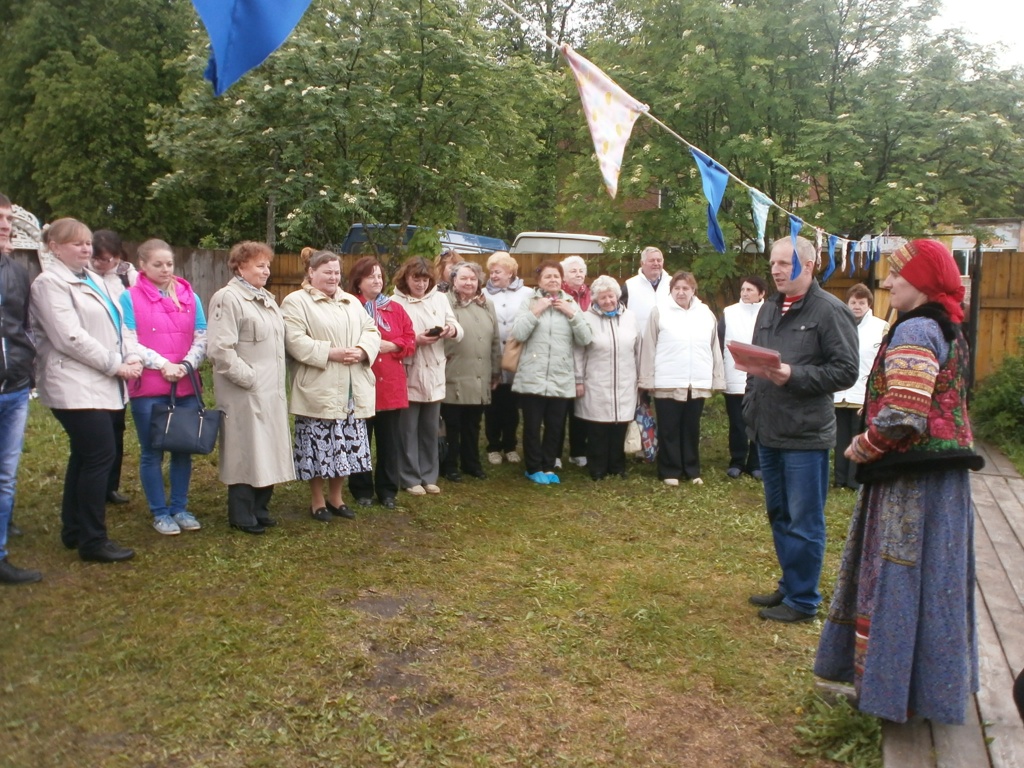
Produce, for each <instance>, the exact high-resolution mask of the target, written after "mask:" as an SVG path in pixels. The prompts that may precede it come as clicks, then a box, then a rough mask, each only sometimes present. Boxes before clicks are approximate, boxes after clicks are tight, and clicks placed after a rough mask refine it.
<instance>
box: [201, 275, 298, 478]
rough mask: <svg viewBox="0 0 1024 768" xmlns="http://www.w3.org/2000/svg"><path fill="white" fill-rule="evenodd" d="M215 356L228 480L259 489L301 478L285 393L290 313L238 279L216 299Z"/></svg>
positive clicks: (211, 349)
mask: <svg viewBox="0 0 1024 768" xmlns="http://www.w3.org/2000/svg"><path fill="white" fill-rule="evenodd" d="M207 338H208V341H209V346H208V357H209V358H210V361H211V362H212V363H213V384H214V388H215V391H216V394H217V407H218V408H220V409H222V410H223V411H224V414H225V418H224V426H223V428H222V429H221V443H220V479H221V482H223V483H226V484H227V485H235V484H237V483H245V484H247V485H251V486H253V487H255V488H264V487H266V486H268V485H274V484H276V483H283V482H287V481H288V480H294V479H295V465H294V463H293V462H292V436H291V430H290V429H289V427H288V402H287V399H286V397H285V388H284V381H285V354H284V318H283V317H282V315H281V310H280V309H279V308H278V306H277V304H276V303H275V302H274V299H273V297H271V296H269V294H268V297H267V298H266V299H257V298H256V295H255V294H254V293H253V292H252V291H251V290H249V288H247V287H246V286H245V285H243V284H242V283H240V282H238V281H237V280H235V279H232V280H231V282H229V283H228V284H227V285H226V286H224V287H223V288H221V289H220V290H219V291H217V292H216V293H215V294H213V298H212V299H210V312H209V327H208V330H207Z"/></svg>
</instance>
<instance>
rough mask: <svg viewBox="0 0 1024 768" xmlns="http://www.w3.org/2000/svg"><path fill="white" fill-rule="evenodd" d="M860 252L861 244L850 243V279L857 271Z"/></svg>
mask: <svg viewBox="0 0 1024 768" xmlns="http://www.w3.org/2000/svg"><path fill="white" fill-rule="evenodd" d="M859 250H860V243H850V274H849V276H850V277H853V273H854V272H856V271H857V252H858V251H859Z"/></svg>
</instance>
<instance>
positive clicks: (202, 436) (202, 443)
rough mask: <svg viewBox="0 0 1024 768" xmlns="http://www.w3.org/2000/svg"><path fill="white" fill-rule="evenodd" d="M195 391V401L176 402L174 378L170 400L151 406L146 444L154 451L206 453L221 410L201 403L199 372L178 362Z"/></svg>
mask: <svg viewBox="0 0 1024 768" xmlns="http://www.w3.org/2000/svg"><path fill="white" fill-rule="evenodd" d="M182 365H184V366H185V370H186V371H187V374H186V375H187V376H188V378H189V381H191V382H192V388H193V389H194V390H195V393H196V405H178V403H177V390H178V382H176V381H175V382H173V383H172V384H171V401H170V402H169V403H167V404H166V405H164V404H162V403H161V404H158V405H154V406H153V411H152V414H151V417H150V419H151V421H150V425H149V444H150V445H151V446H152V447H153V448H155V449H156V450H158V451H169V452H170V453H201V454H207V453H210V451H212V450H213V447H214V446H215V445H216V444H217V433H218V432H219V431H220V422H221V419H223V418H224V412H223V411H218V410H215V409H213V408H206V407H204V405H203V393H202V388H201V384H200V382H199V374H198V373H196V370H195V368H193V367H192V366H191V365H189V364H188V363H182Z"/></svg>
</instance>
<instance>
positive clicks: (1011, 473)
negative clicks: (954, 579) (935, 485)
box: [882, 446, 1024, 768]
mask: <svg viewBox="0 0 1024 768" xmlns="http://www.w3.org/2000/svg"><path fill="white" fill-rule="evenodd" d="M978 452H979V453H981V454H983V455H984V457H985V469H983V470H982V471H981V472H973V473H971V490H972V492H973V494H974V504H975V507H976V508H977V516H976V518H975V523H974V531H975V544H974V549H975V556H976V560H977V569H978V583H977V591H976V595H977V601H976V602H977V612H978V655H979V660H980V668H981V690H980V691H979V692H978V695H977V696H975V697H974V702H973V706H972V707H971V711H970V715H969V720H968V722H967V723H966V724H965V725H959V726H948V725H937V724H932V723H928V722H927V721H911V722H910V723H907V724H906V725H896V724H894V723H886V724H885V726H884V727H883V731H882V733H883V747H882V751H883V762H884V765H885V768H1024V725H1022V724H1021V719H1020V715H1019V714H1018V713H1017V708H1016V706H1015V705H1014V703H1013V696H1012V688H1013V679H1014V677H1016V675H1017V673H1018V672H1019V671H1020V670H1021V669H1024V478H1022V477H1021V476H1020V475H1019V474H1018V473H1017V470H1016V469H1014V467H1013V465H1012V464H1011V463H1010V462H1009V460H1008V459H1007V458H1006V457H1005V456H1004V455H1003V454H1001V453H1000V452H999V451H997V450H995V449H994V448H991V447H988V446H978Z"/></svg>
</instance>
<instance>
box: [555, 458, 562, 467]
mask: <svg viewBox="0 0 1024 768" xmlns="http://www.w3.org/2000/svg"><path fill="white" fill-rule="evenodd" d="M561 468H562V460H561V459H555V469H561Z"/></svg>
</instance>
